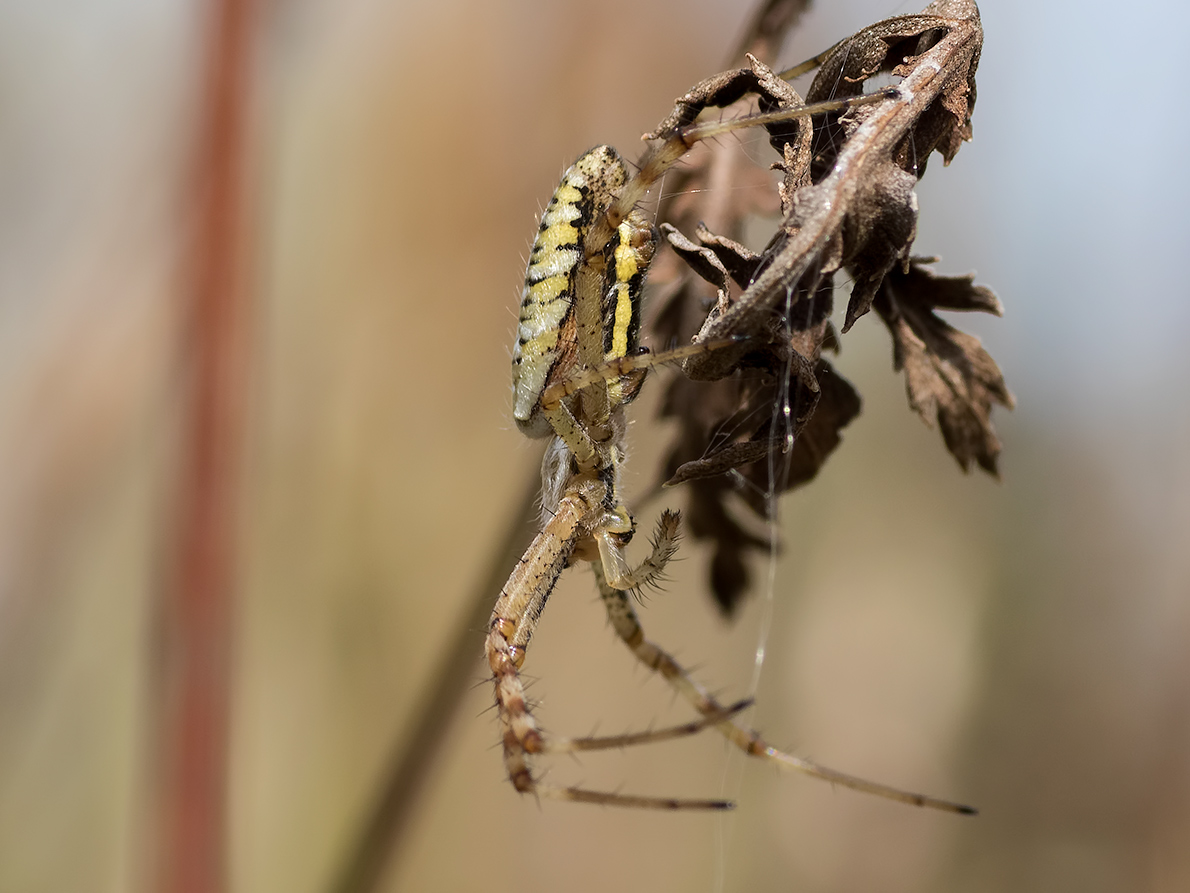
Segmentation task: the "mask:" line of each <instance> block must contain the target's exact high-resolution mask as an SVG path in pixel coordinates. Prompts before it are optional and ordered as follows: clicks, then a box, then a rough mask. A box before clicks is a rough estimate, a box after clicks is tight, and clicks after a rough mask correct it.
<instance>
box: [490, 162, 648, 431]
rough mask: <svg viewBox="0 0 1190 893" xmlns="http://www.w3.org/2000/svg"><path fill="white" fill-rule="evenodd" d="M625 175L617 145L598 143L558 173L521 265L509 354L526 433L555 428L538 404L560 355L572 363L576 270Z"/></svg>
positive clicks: (516, 409)
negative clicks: (595, 225)
mask: <svg viewBox="0 0 1190 893" xmlns="http://www.w3.org/2000/svg"><path fill="white" fill-rule="evenodd" d="M626 180H627V170H626V168H625V166H624V162H623V160H622V159H621V158H620V156H619V154H618V153H617V152H616V150H615V149H613V148H612V147H611V146H596V147H595V148H594V149H591V150H590V151H589V152H587V153H585V154H584V155H583V156H582V157H580V158H579V159H578V161H576V162H575V163H574V164H572V165H571V166H570V168H569V169H568V170H567V171H566V173H565V174H563V176H562V182H561V183H559V184H558V188H557V189H556V190H555V191H554V195H553V197H552V198H551V199H550V202H549V204H548V205H547V206H546V209H545V212H544V213H543V214H542V215H541V223H540V225H539V226H538V229H537V238H536V239H534V241H533V250H532V252H531V253H530V254H529V268H528V269H527V270H526V271H525V288H524V290H523V291H522V293H521V311H520V322H519V324H518V325H517V340H516V345H515V346H514V348H513V355H512V386H513V411H512V415H513V418H514V419H516V422H517V427H519V428H520V429H521V431H523V432H524V433H525V434H527V435H529V436H530V437H544V436H546V435H549V434H552V433H553V428H552V427H551V426H550V424H549V423H548V422H547V421H546V420H545V419H544V418H542V416H541V414H540V413H539V412H537V409H538V406H539V403H540V398H541V392H542V390H543V389H544V388H545V386H546V383H547V381H548V380H549V379H550V378H551V374H552V373H553V372H554V370H555V367H557V366H558V365H559V363H560V362H563V361H565V362H566V363H567V365H572V364H573V363H574V356H575V351H576V349H577V345H576V343H575V342H576V338H577V336H576V333H575V321H574V308H575V292H576V283H577V281H578V278H579V272H580V270H581V269H582V268H583V267H584V266H587V265H588V261H587V259H586V257H585V250H584V241H585V238H586V234H587V232H588V230H589V229H590V226H591V224H592V222H593V221H594V220H595V219H596V218H597V217H598V215H601V214H603V213H604V212H605V211H606V209H607V207H608V206H609V205H610V204H611V202H612V199H613V198H614V197H615V196H616V194H617V192H618V191H619V189H620V188H621V187H622V186H623V185H624V183H625V181H626ZM602 259H603V258H602V252H600V262H602Z"/></svg>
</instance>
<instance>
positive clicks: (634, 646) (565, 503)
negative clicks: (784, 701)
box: [485, 57, 974, 813]
mask: <svg viewBox="0 0 1190 893" xmlns="http://www.w3.org/2000/svg"><path fill="white" fill-rule="evenodd" d="M749 61H750V63H751V65H752V69H751V71H749V70H748V69H742V70H741V71H740V72H735V73H731V74H730V76H719V77H718V78H717V79H716V78H712V79H709V80H708V81H705V82H703V83H702V84H700V85H698V86H697V87H695V88H694V89H693V90H692V91H691V92H690V93H688V94H687V95H686V96H685V97H683V98H682V99H681V100H679V101H678V104H677V105H676V106H675V109H674V112H673V114H671V116H670V117H669V118H667V119H666V121H664V122H662V125H661V127H659V128H658V131H657V133H656V134H654V135H652V136H651V138H652V139H654V140H655V142H654V144H653V146H652V147H651V148H650V149H649V150H648V151H647V152H646V153H645V155H644V157H643V158H642V159H641V162H640V166H639V169H638V172H637V173H636V174H634V175H630V174H629V172H628V168H627V166H626V165H625V163H624V161H623V160H622V159H621V157H620V155H619V154H618V153H617V152H616V151H615V149H613V148H611V147H610V146H596V147H595V148H593V149H591V150H590V151H588V152H587V153H585V154H584V155H583V156H582V157H580V158H579V159H578V160H577V161H576V162H575V163H574V164H573V165H572V166H571V167H570V169H569V170H567V171H566V173H565V174H564V176H563V177H562V181H561V183H560V184H559V186H558V188H557V190H556V191H555V193H554V195H553V198H552V199H551V200H550V202H549V204H548V206H547V207H546V209H545V212H544V213H543V214H542V217H541V223H540V226H539V229H538V232H537V237H536V240H535V242H534V244H533V249H532V253H531V254H530V258H529V266H528V271H527V273H526V277H525V287H524V292H523V295H522V301H521V309H520V322H519V326H518V330H517V341H516V345H515V348H514V354H513V360H512V368H513V391H514V398H513V404H514V405H513V417H514V418H515V420H516V423H517V426H518V428H520V430H521V431H522V432H524V433H525V434H526V435H528V436H530V437H534V438H549V444H548V446H547V448H546V451H545V457H544V459H543V462H542V506H543V517H544V521H543V524H542V527H541V530H540V532H539V533H538V534H537V536H536V538H535V539H534V540H533V542H532V544H531V545H530V546H529V548H528V550H527V551H526V552H525V554H524V555H523V556H522V557H521V559H520V561H519V562H518V563H517V565H516V567H515V568H514V570H513V572H512V575H511V576H510V577H509V579H508V582H507V583H506V584H505V585H504V588H503V590H502V592H501V593H500V597H499V599H498V600H497V602H496V605H495V607H494V609H493V611H492V616H491V622H490V625H489V629H488V635H487V639H486V642H485V653H486V657H487V660H488V665H489V666H490V668H491V671H492V677H493V681H494V684H495V699H496V705H497V708H498V712H499V718H500V724H501V729H502V732H503V750H504V764H505V768H506V770H507V773H508V777H509V779H510V780H511V782H512V784H513V786H514V787H515V788H516V789H517V791H519V792H521V793H530V794H534V795H536V796H539V797H551V798H558V799H563V800H570V801H581V802H588V803H601V804H606V805H614V806H627V807H641V808H656V809H729V808H731V807H732V806H733V804H732V803H731V802H730V801H725V800H714V799H711V800H699V799H670V798H663V797H645V796H633V795H628V794H621V793H606V792H600V791H594V790H588V789H585V788H579V787H560V786H553V785H549V784H546V783H544V782H543V781H541V780H540V779H539V778H537V777H535V776H534V774H533V771H532V768H531V766H530V758H531V757H533V756H535V755H539V754H552V753H566V752H571V753H573V752H576V751H582V750H598V749H605V748H615V747H623V746H627V745H634V744H640V743H646V742H654V741H661V740H666V739H670V738H675V737H679V736H683V735H691V734H695V733H697V732H699V731H701V730H703V729H705V728H708V727H711V726H714V727H715V728H717V729H718V730H719V731H720V732H721V733H722V734H723V735H724V736H726V738H727V739H728V740H729V741H731V742H732V743H733V744H734V745H736V746H737V747H739V748H740V749H741V750H743V751H744V752H745V753H747V754H749V755H751V756H756V757H759V758H761V759H764V760H767V761H769V762H772V763H775V764H777V765H780V766H783V767H786V768H789V769H794V770H797V771H800V772H804V773H808V774H810V775H813V776H817V777H819V778H823V779H826V780H828V781H831V782H835V783H837V784H841V785H844V786H847V787H850V788H854V789H857V790H861V791H867V792H870V793H873V794H877V795H880V796H884V797H888V798H891V799H894V800H900V801H903V802H906V803H911V804H916V805H921V806H930V807H934V808H938V809H943V810H948V811H952V812H960V813H971V812H974V810H972V809H971V808H970V807H966V806H962V805H959V804H956V803H950V802H947V801H943V800H938V799H935V798H932V797H926V796H923V795H919V794H912V793H908V792H905V791H900V790H897V789H894V788H890V787H887V786H885V785H882V784H878V783H875V782H870V781H865V780H863V779H860V778H856V777H853V776H850V775H846V774H843V773H841V772H836V771H834V770H832V769H827V768H825V767H822V766H818V765H816V764H814V763H811V762H809V761H806V760H803V759H800V758H798V757H795V756H792V755H790V754H787V753H783V752H782V751H780V750H777V749H776V748H774V747H772V746H770V745H769V744H767V743H766V742H765V741H764V740H763V739H762V738H761V737H760V735H759V734H757V733H756V732H754V731H752V730H750V729H747V728H745V727H744V726H742V725H740V724H738V723H737V722H736V721H735V720H734V717H735V715H736V714H737V713H739V712H740V711H741V710H743V709H744V708H745V707H747V706H748V705H749V703H750V702H749V701H741V702H739V703H736V704H733V705H729V706H725V705H723V704H721V703H720V702H719V701H717V700H716V699H715V698H714V697H713V696H712V695H711V694H710V693H709V692H708V690H707V689H706V688H704V687H703V686H702V685H700V684H699V683H698V682H696V681H695V680H694V679H693V678H692V677H691V675H690V674H689V673H688V672H687V671H686V670H685V669H684V668H683V667H682V666H681V665H680V664H679V663H678V662H677V661H676V660H675V659H674V658H673V657H672V656H671V655H670V654H669V653H668V652H666V651H665V650H664V649H662V648H660V647H659V646H657V645H655V644H654V643H652V642H651V641H649V640H648V639H646V638H645V634H644V630H643V628H642V627H641V624H640V621H639V619H638V617H637V614H636V611H635V609H634V607H633V604H632V599H631V594H632V593H633V592H634V591H636V590H639V589H640V588H642V587H645V586H648V585H649V584H650V583H653V582H655V581H656V580H657V579H658V577H659V576H660V575H661V574H662V572H663V570H664V569H665V566H666V564H667V563H668V562H669V560H670V559H671V558H672V557H673V556H674V554H675V552H676V550H677V544H678V533H679V515H678V513H677V512H674V511H669V510H666V511H664V512H662V514H661V517H660V519H659V521H658V523H657V532H656V535H655V537H654V539H653V543H652V550H651V553H650V554H649V556H648V557H647V558H645V559H644V560H643V561H642V562H641V563H640V564H638V565H636V566H635V567H633V566H632V565H630V564H629V562H628V560H627V558H626V557H625V547H626V546H627V545H628V543H629V542H630V541H631V539H632V537H633V533H634V532H635V528H636V522H635V521H634V519H633V517H632V514H631V513H630V512H629V510H628V508H627V506H626V505H625V503H624V499H623V496H622V495H621V491H620V475H621V469H622V467H623V463H624V456H625V435H626V422H625V406H626V405H627V404H628V403H630V402H631V401H632V400H633V399H634V398H635V397H636V396H637V395H638V394H639V393H640V389H641V386H642V384H643V382H644V379H645V376H646V373H647V372H648V370H649V368H650V367H652V366H655V365H658V364H663V363H673V362H676V361H679V360H683V359H686V358H688V357H693V356H697V355H699V354H702V353H706V352H709V351H715V350H719V349H722V348H724V347H726V346H728V345H731V344H734V343H735V341H734V340H727V341H719V342H710V343H700V344H692V345H688V346H684V347H679V348H676V349H673V350H668V351H664V352H660V353H651V352H649V351H648V350H647V349H646V348H643V347H641V346H640V344H639V333H640V313H641V296H642V290H643V285H644V279H645V275H646V273H647V272H648V268H649V265H650V263H651V261H652V259H653V255H654V253H655V251H656V247H657V245H656V241H657V239H656V234H655V230H654V228H653V226H652V224H651V223H650V222H649V220H648V219H647V218H646V217H645V216H644V214H642V213H641V212H640V211H639V210H636V206H637V204H638V202H639V201H640V200H641V199H642V198H643V197H644V195H645V194H646V193H647V192H648V191H649V189H651V188H652V187H653V186H654V185H655V184H656V183H657V181H658V180H659V178H660V177H661V176H662V175H663V174H664V173H665V171H666V170H667V169H668V168H670V167H671V166H672V165H673V164H675V163H676V162H677V161H678V160H680V159H681V157H682V156H683V155H684V154H685V152H686V151H687V150H688V149H689V148H690V147H691V146H693V144H694V143H695V142H697V141H698V140H701V139H706V138H707V137H710V136H714V135H717V134H720V133H725V132H727V131H729V130H734V129H737V128H740V127H746V126H753V125H755V124H758V123H771V122H773V121H784V120H795V119H796V120H795V124H796V126H797V127H798V128H799V130H800V131H801V132H802V133H803V134H804V135H805V136H806V137H807V138H808V135H809V126H810V124H809V116H810V115H813V114H820V113H823V112H826V111H835V110H838V109H841V108H847V107H850V106H851V105H855V104H860V103H865V102H874V101H879V100H881V99H884V98H887V97H888V96H890V95H893V94H895V88H890V89H889V90H885V91H881V92H880V93H878V94H873V95H870V96H865V97H858V98H852V99H847V100H840V101H837V102H831V103H820V104H815V105H811V106H806V105H803V104H802V103H801V101H800V99H798V100H796V101H795V102H793V103H792V104H790V103H789V101H788V97H789V94H790V93H791V90H790V88H788V87H787V85H784V84H783V83H782V85H781V86H782V89H781V90H780V91H774V89H772V88H771V85H772V84H773V83H775V82H776V79H777V76H776V75H774V74H773V73H772V72H771V71H769V70H768V69H767V68H766V67H764V66H763V65H762V64H761V63H759V62H757V61H756V60H755V59H753V58H751V57H749ZM803 68H804V66H799V69H796V70H792V71H798V70H800V69H803ZM725 78H726V80H725ZM766 84H767V85H769V88H766ZM748 92H754V93H758V94H759V95H760V97H761V103H762V108H766V109H769V110H770V111H769V113H768V114H762V115H753V116H751V117H747V118H742V119H737V120H734V121H723V122H713V123H710V124H701V125H698V124H694V123H693V122H694V119H695V118H696V117H697V116H698V114H699V113H700V112H701V111H702V110H703V109H704V108H705V107H707V106H710V105H716V106H723V105H727V104H729V103H731V102H734V101H735V100H736V99H739V98H740V97H741V96H742V95H744V94H745V93H748ZM794 96H796V94H794ZM782 100H784V101H782ZM779 105H785V106H787V107H785V108H777V106H779ZM579 561H585V562H588V563H590V564H591V566H592V568H593V570H594V573H595V580H596V584H597V586H598V589H599V593H600V596H601V598H602V600H603V603H604V606H605V608H606V611H607V616H608V618H609V620H610V622H611V625H612V627H613V629H614V630H615V631H616V633H617V635H618V636H619V637H620V639H621V640H622V641H623V642H624V644H625V645H627V646H628V648H629V650H630V651H631V652H632V653H633V654H634V655H635V656H636V658H637V659H638V660H639V661H641V663H643V664H644V665H645V666H647V667H649V668H650V669H652V670H655V671H656V672H658V673H660V674H661V675H662V676H663V677H664V678H665V679H666V680H667V681H668V682H669V683H670V685H672V686H673V688H674V689H675V690H676V691H677V692H678V693H679V694H680V695H681V696H682V697H684V698H685V699H686V700H688V701H689V702H690V704H691V705H692V706H693V707H694V708H695V710H697V711H698V713H699V714H700V715H701V719H699V720H696V721H694V722H690V723H687V724H685V725H681V726H675V727H672V728H665V729H658V730H653V731H648V732H643V733H638V734H631V735H619V736H611V737H600V738H562V737H555V736H547V735H546V734H545V733H544V732H543V731H542V730H541V729H540V727H539V726H538V724H537V722H536V720H535V719H534V716H533V714H532V712H531V710H530V708H529V706H528V703H527V700H526V696H525V689H524V686H523V683H522V681H521V678H520V673H519V671H520V668H521V666H522V664H523V662H524V659H525V654H526V649H527V648H528V646H529V641H530V639H531V638H532V636H533V632H534V630H535V629H536V626H537V622H538V619H539V618H540V616H541V613H542V611H543V610H544V608H545V603H546V600H547V599H548V598H549V595H550V593H551V591H552V590H553V588H554V585H555V584H556V582H557V580H558V578H559V576H560V575H561V574H562V572H563V571H564V570H565V569H566V568H567V567H569V566H571V565H573V564H575V563H577V562H579Z"/></svg>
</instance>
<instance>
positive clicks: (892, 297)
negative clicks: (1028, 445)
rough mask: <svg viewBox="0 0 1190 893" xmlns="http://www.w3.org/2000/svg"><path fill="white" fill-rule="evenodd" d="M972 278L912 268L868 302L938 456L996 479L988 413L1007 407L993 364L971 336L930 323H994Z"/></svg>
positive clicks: (989, 299)
mask: <svg viewBox="0 0 1190 893" xmlns="http://www.w3.org/2000/svg"><path fill="white" fill-rule="evenodd" d="M973 279H974V277H972V276H935V275H934V273H933V272H931V271H930V270H928V269H926V268H925V267H924V266H922V265H921V260H919V259H914V262H913V263H912V265H911V266H910V268H909V271H908V272H907V273H901V272H894V273H892V274H890V275H889V276H888V277H887V278H886V279H885V280H884V283H883V285H882V286H881V288H880V293H879V295H878V296H877V298H876V302H875V307H876V312H877V313H878V314H879V315H880V318H881V319H883V320H884V323H885V325H887V326H888V330H889V332H890V333H891V334H892V337H893V367H894V368H895V369H896V370H897V371H898V372H900V371H904V373H905V389H906V391H907V393H908V395H909V405H910V406H911V407H912V408H913V409H914V411H915V412H917V414H918V415H920V416H921V417H922V419H923V420H924V421H925V422H926V424H928V425H931V426H932V425H933V422H934V420H935V419H937V421H938V427H939V428H940V429H941V431H942V438H943V440H945V442H946V448H947V449H948V450H950V452H951V453H952V454H953V455H954V457H955V459H957V460H958V463H959V465H960V466H962V468H963V470H964V471H967V470H968V469H969V468H970V467H971V462H972V461H975V462H977V463H978V464H979V466H980V467H981V468H983V469H984V470H986V471H988V472H990V473H991V474H997V473H998V472H997V468H996V458H997V457H998V456H999V455H1000V441H999V439H998V438H997V437H996V433H995V431H994V430H993V429H992V424H991V409H992V406H993V405H994V404H997V403H998V404H1000V405H1001V406H1005V407H1007V408H1009V409H1011V408H1012V406H1013V399H1012V394H1010V393H1009V392H1008V387H1007V385H1005V383H1004V377H1003V376H1002V375H1001V374H1000V369H999V367H998V366H997V365H996V363H995V361H994V360H993V359H992V358H991V356H989V355H988V352H987V351H986V350H984V349H983V346H982V345H981V344H980V343H979V339H978V338H976V337H974V336H973V335H967V334H965V333H963V332H960V331H959V330H958V329H956V328H954V327H953V326H951V325H950V324H949V323H947V322H946V321H945V320H943V319H941V318H940V317H938V316H937V315H936V314H935V313H934V310H935V309H944V310H981V311H983V312H985V313H993V314H995V315H996V316H999V315H1000V314H1001V313H1002V308H1001V306H1000V302H999V300H997V298H996V296H995V295H994V294H992V292H991V291H990V290H989V289H987V288H984V287H983V286H977V285H974V284H973Z"/></svg>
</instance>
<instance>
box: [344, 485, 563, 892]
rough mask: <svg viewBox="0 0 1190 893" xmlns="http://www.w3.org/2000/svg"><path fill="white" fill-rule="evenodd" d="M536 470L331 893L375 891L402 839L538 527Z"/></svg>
mask: <svg viewBox="0 0 1190 893" xmlns="http://www.w3.org/2000/svg"><path fill="white" fill-rule="evenodd" d="M540 489H541V476H540V473H539V472H538V471H537V465H534V467H533V474H531V475H530V476H529V478H528V480H527V481H526V482H525V486H524V487H523V488H522V491H521V497H520V504H519V506H518V507H517V508H516V509H515V511H514V512H513V513H512V518H513V520H512V521H511V523H509V525H508V527H507V528H506V530H505V533H504V536H503V538H502V539H501V540H500V542H499V543H497V545H496V548H495V549H493V550H492V554H491V556H490V558H489V560H488V563H487V565H486V567H485V569H484V572H483V574H482V575H481V576H480V579H479V582H478V585H477V586H476V587H475V589H474V591H473V592H472V594H471V596H470V598H469V599H468V601H467V604H466V605H465V606H464V608H463V611H462V613H460V615H459V618H458V619H457V620H456V621H455V632H454V638H453V640H452V641H451V642H449V643H447V644H446V645H445V646H444V647H443V648H442V650H441V655H442V657H441V660H440V661H439V663H438V666H437V667H436V668H435V671H434V672H433V673H432V674H431V675H430V677H429V678H430V679H431V680H433V682H432V684H431V685H430V687H428V688H427V689H426V690H425V691H423V692H422V696H421V701H420V703H418V705H417V706H416V708H415V709H414V710H413V713H412V716H411V718H410V719H409V720H408V722H406V723H404V728H405V729H408V730H409V731H408V732H407V733H406V734H405V735H404V736H403V737H402V738H401V739H400V740H399V741H397V742H396V744H395V745H394V747H393V749H392V752H391V755H390V757H389V759H388V760H387V761H386V762H385V767H386V768H385V769H384V777H383V781H381V782H380V783H378V784H377V785H376V790H377V791H378V794H377V796H376V800H375V801H374V803H373V805H372V808H371V811H370V813H369V814H368V816H367V818H366V819H365V820H364V822H363V824H362V825H361V827H360V830H359V833H358V834H356V835H355V836H354V837H353V838H352V839H353V840H354V841H355V843H354V844H353V849H352V850H351V852H350V854H349V855H348V857H347V858H346V860H345V861H344V862H343V866H342V869H341V871H340V872H339V873H338V875H337V876H336V878H335V880H334V883H333V884H332V885H331V888H330V889H331V890H333V891H335V893H368V891H372V890H377V889H379V887H380V883H381V881H382V880H383V878H384V875H385V872H386V870H387V868H388V866H389V865H390V864H391V863H392V862H393V859H394V857H395V855H396V852H397V850H398V848H399V846H400V843H401V841H402V840H403V839H404V836H405V834H404V832H405V830H406V828H407V826H408V823H409V820H410V818H411V817H412V815H413V808H414V806H416V805H417V802H418V797H419V795H420V794H421V792H422V791H423V790H424V788H425V783H426V781H427V779H428V778H429V775H430V771H431V769H432V768H433V763H434V759H435V758H436V757H437V756H438V755H439V754H440V753H441V751H442V741H443V740H444V739H445V737H446V732H447V731H448V729H449V728H450V724H451V721H452V720H453V719H454V717H455V715H456V713H457V712H458V708H459V706H460V705H461V704H462V702H463V695H464V694H465V693H466V691H467V689H468V688H469V687H470V686H471V685H472V684H473V683H474V682H475V680H476V679H477V678H478V677H479V675H480V668H479V659H480V657H481V656H482V654H483V637H484V634H485V631H486V630H487V626H488V620H489V617H490V616H491V613H492V604H493V603H494V602H495V600H496V595H497V594H498V593H499V592H500V587H501V585H502V584H503V583H504V579H505V577H507V576H508V569H509V568H510V567H512V566H513V564H514V563H515V562H516V560H517V558H518V557H519V556H520V555H521V554H522V553H523V552H524V551H525V547H526V546H527V545H528V544H529V541H530V540H531V539H532V537H533V532H534V529H535V528H536V525H537V520H538V518H537V516H538V511H537V494H538V492H539V491H540Z"/></svg>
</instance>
